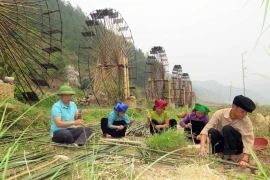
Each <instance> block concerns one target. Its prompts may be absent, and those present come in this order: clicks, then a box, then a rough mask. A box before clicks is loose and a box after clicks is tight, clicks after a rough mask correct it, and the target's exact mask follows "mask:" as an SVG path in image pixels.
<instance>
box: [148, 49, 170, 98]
mask: <svg viewBox="0 0 270 180" xmlns="http://www.w3.org/2000/svg"><path fill="white" fill-rule="evenodd" d="M145 68H146V69H145V94H146V99H147V101H150V100H155V99H164V100H167V99H168V97H169V95H168V85H170V83H168V82H169V76H168V73H169V70H168V69H169V63H168V58H167V55H166V52H165V50H164V48H163V47H161V46H154V47H152V48H151V50H150V54H149V55H148V57H147V61H146V66H145Z"/></svg>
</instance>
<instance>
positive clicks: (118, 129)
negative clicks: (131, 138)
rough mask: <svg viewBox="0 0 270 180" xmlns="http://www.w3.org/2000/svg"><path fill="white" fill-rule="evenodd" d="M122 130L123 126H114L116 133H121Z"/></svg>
mask: <svg viewBox="0 0 270 180" xmlns="http://www.w3.org/2000/svg"><path fill="white" fill-rule="evenodd" d="M123 129H124V126H123V125H120V126H116V131H121V130H123Z"/></svg>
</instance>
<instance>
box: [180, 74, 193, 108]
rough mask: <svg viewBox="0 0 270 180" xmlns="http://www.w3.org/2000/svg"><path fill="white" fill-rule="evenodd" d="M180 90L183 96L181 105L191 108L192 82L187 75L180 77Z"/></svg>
mask: <svg viewBox="0 0 270 180" xmlns="http://www.w3.org/2000/svg"><path fill="white" fill-rule="evenodd" d="M182 88H183V95H182V97H181V98H182V99H183V100H184V101H183V105H184V106H188V107H191V106H192V104H193V103H194V92H193V91H192V82H191V80H190V77H189V74H188V73H183V75H182Z"/></svg>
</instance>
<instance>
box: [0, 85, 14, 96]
mask: <svg viewBox="0 0 270 180" xmlns="http://www.w3.org/2000/svg"><path fill="white" fill-rule="evenodd" d="M7 97H10V98H14V86H13V85H11V84H7V83H0V99H4V98H7Z"/></svg>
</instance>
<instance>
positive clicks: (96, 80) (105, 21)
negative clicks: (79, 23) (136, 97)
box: [78, 9, 136, 105]
mask: <svg viewBox="0 0 270 180" xmlns="http://www.w3.org/2000/svg"><path fill="white" fill-rule="evenodd" d="M83 27H84V31H83V32H82V36H83V40H82V43H81V44H80V47H79V58H78V59H79V60H78V67H79V76H80V84H81V89H83V90H84V91H85V92H90V93H86V95H89V96H91V99H90V100H92V103H94V104H106V105H111V104H113V103H115V102H116V101H118V100H123V99H127V98H128V97H129V96H131V95H132V90H134V89H135V87H134V86H132V85H131V84H132V81H133V79H135V78H136V57H135V47H134V41H133V37H132V33H131V30H130V28H129V26H128V24H127V23H126V21H125V20H124V18H123V17H122V15H121V14H120V13H119V12H117V11H116V10H114V9H101V10H95V11H93V12H91V13H90V15H89V16H88V17H87V19H86V20H85V24H84V26H83Z"/></svg>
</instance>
